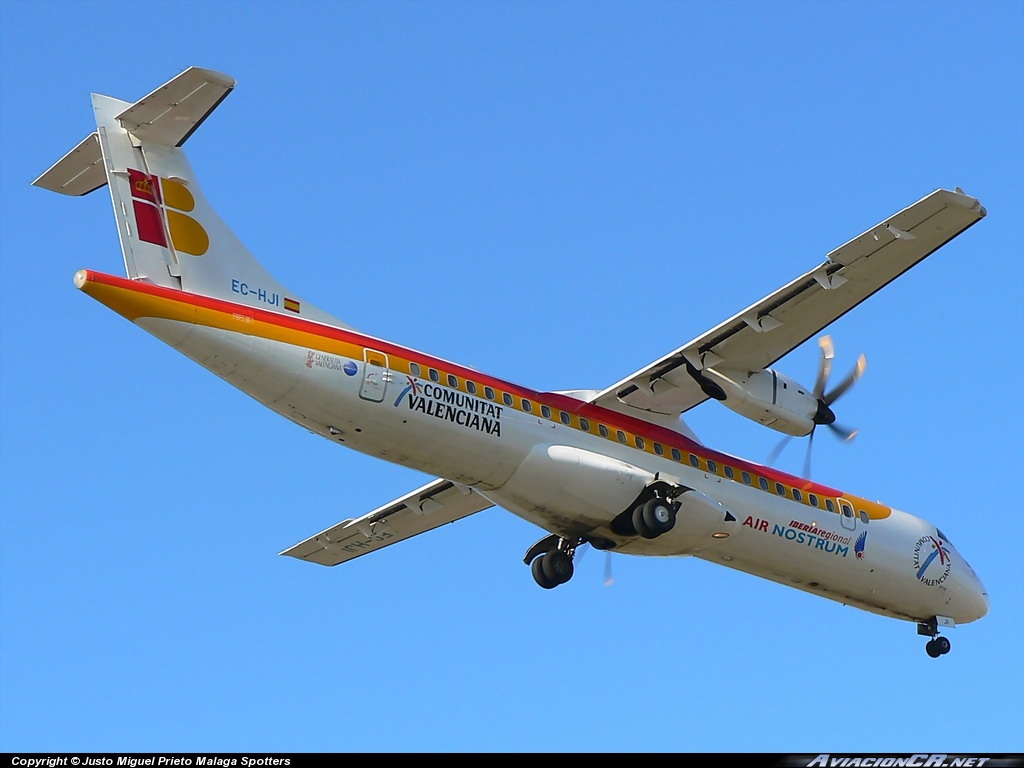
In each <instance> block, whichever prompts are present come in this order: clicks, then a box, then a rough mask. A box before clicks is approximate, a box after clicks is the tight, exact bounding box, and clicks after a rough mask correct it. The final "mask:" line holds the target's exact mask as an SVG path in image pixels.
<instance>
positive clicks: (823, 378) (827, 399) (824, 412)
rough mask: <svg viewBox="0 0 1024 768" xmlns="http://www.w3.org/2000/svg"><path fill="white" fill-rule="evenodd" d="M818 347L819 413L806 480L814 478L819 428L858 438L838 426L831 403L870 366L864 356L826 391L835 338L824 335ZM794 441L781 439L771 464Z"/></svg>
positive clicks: (816, 392) (816, 394)
mask: <svg viewBox="0 0 1024 768" xmlns="http://www.w3.org/2000/svg"><path fill="white" fill-rule="evenodd" d="M818 346H819V347H821V362H820V364H819V365H818V378H817V380H816V381H815V382H814V397H815V399H816V400H817V401H818V410H817V412H816V413H815V414H814V427H813V428H812V429H811V431H810V433H809V435H808V441H807V454H806V456H805V457H804V477H810V475H811V447H812V446H813V444H814V433H815V431H816V430H817V428H818V426H819V425H822V426H826V427H828V428H829V429H830V430H831V431H832V433H833V434H834V435H836V436H837V437H839V438H840V439H842V440H852V439H853V438H854V437H856V436H857V430H856V429H852V428H850V427H844V426H843V425H841V424H837V423H836V414H835V412H834V411H833V410H832V404H833V403H834V402H835V401H836V400H838V399H839V398H840V397H842V396H843V395H845V394H846V393H847V392H849V391H850V388H851V387H852V386H853V385H854V384H856V383H857V380H858V379H859V378H860V377H861V376H863V375H864V371H865V370H866V369H867V365H868V361H867V358H866V357H865V356H864V355H861V356H860V357H858V358H857V364H856V365H855V366H854V367H853V370H852V371H850V372H849V373H848V374H847V375H846V377H845V378H844V379H843V380H842V381H840V382H839V383H838V384H836V386H835V387H833V388H832V389H830V390H828V391H827V392H826V391H825V388H826V387H827V386H828V379H829V376H830V375H831V373H832V360H833V359H834V358H835V348H834V347H833V345H832V337H831V336H822V337H821V338H820V339H819V340H818ZM791 439H792V436H787V437H785V438H783V439H782V441H781V442H780V443H779V444H778V445H777V446H776V447H775V450H774V451H772V454H771V456H770V457H769V459H768V463H769V464H771V463H772V462H774V461H775V459H777V458H778V456H779V454H780V453H782V449H783V448H785V447H786V446H787V445H788V444H789V441H790V440H791Z"/></svg>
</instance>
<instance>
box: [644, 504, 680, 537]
mask: <svg viewBox="0 0 1024 768" xmlns="http://www.w3.org/2000/svg"><path fill="white" fill-rule="evenodd" d="M641 516H642V517H643V520H644V523H645V524H646V525H647V529H648V530H650V531H652V532H653V533H654V535H655V536H661V534H663V533H668V532H669V531H671V530H672V527H673V526H674V525H675V524H676V510H675V507H673V506H672V505H671V504H670V503H669V502H667V501H665V500H664V499H658V498H654V499H651V500H650V501H648V502H647V503H646V504H644V508H643V512H641Z"/></svg>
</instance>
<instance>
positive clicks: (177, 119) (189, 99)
mask: <svg viewBox="0 0 1024 768" xmlns="http://www.w3.org/2000/svg"><path fill="white" fill-rule="evenodd" d="M234 87H235V81H234V79H233V78H230V77H228V76H227V75H224V74H221V73H220V72H214V71H213V70H212V69H201V68H200V67H189V68H188V69H186V70H185V71H184V72H182V73H181V74H180V75H178V76H177V77H175V78H174V79H172V80H170V81H168V82H167V83H165V84H164V85H161V86H160V87H159V88H157V89H156V90H155V91H153V92H152V93H151V94H149V95H148V96H143V97H142V98H141V99H139V100H138V101H137V102H135V103H134V104H132V105H131V106H130V107H128V109H126V110H125V111H124V112H122V113H121V114H119V115H118V116H117V120H118V122H120V123H121V127H122V128H124V129H125V130H126V131H128V132H129V133H131V134H133V135H134V136H135V137H136V138H138V139H141V140H142V141H145V142H147V143H149V144H160V145H162V146H165V147H180V146H181V145H182V144H184V143H185V140H186V139H188V137H189V136H191V135H192V133H193V132H194V131H195V129H196V128H198V127H199V126H200V125H201V124H202V122H203V120H205V119H206V118H207V116H209V114H210V113H211V112H213V110H214V109H216V108H217V105H218V104H220V103H221V102H222V101H223V100H224V98H225V97H226V96H227V95H228V94H229V93H231V89H232V88H234Z"/></svg>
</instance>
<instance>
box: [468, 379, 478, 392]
mask: <svg viewBox="0 0 1024 768" xmlns="http://www.w3.org/2000/svg"><path fill="white" fill-rule="evenodd" d="M466 391H467V392H469V394H471V395H475V394H476V382H475V381H470V380H469V379H466Z"/></svg>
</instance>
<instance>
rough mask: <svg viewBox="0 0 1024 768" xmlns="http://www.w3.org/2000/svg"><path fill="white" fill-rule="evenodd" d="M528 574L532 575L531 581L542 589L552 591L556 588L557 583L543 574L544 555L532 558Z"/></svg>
mask: <svg viewBox="0 0 1024 768" xmlns="http://www.w3.org/2000/svg"><path fill="white" fill-rule="evenodd" d="M530 572H531V573H532V574H533V580H534V581H536V582H537V584H538V585H539V586H541V587H543V588H544V589H554V588H555V587H557V586H558V582H556V581H552V580H551V579H549V578H548V577H547V576H546V575H545V573H544V555H540V556H539V557H536V558H534V560H533V562H532V563H530Z"/></svg>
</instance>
